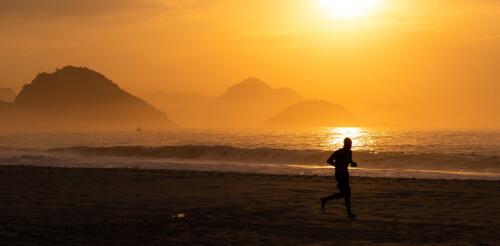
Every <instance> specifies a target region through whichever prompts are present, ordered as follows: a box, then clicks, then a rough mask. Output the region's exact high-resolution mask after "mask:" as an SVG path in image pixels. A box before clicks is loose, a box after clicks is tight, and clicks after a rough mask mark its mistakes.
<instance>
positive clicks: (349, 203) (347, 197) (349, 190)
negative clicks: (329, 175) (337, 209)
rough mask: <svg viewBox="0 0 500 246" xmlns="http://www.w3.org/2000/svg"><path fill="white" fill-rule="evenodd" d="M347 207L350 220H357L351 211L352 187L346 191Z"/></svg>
mask: <svg viewBox="0 0 500 246" xmlns="http://www.w3.org/2000/svg"><path fill="white" fill-rule="evenodd" d="M344 199H345V207H346V209H347V216H348V217H349V218H353V219H354V218H356V215H355V214H353V213H352V210H351V187H349V186H347V187H346V190H345V197H344Z"/></svg>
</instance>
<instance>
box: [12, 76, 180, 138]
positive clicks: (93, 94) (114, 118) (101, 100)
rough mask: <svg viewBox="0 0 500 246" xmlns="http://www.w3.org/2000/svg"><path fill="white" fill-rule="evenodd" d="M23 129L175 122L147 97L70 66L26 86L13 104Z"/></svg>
mask: <svg viewBox="0 0 500 246" xmlns="http://www.w3.org/2000/svg"><path fill="white" fill-rule="evenodd" d="M11 107H13V109H14V111H15V115H14V116H13V117H15V118H17V120H18V121H19V123H20V124H18V126H20V127H21V128H23V129H31V128H36V129H42V130H49V129H64V130H66V129H71V130H73V129H75V130H76V129H78V130H79V129H84V130H86V129H88V130H95V129H126V130H130V129H135V128H136V127H137V126H138V125H139V124H140V125H141V126H143V127H145V128H165V127H172V126H174V125H173V124H172V123H171V122H170V121H169V120H168V118H167V116H166V115H165V114H164V113H163V112H161V111H159V110H157V109H155V108H154V107H153V106H151V105H150V104H148V103H147V102H145V101H144V100H142V99H140V98H138V97H136V96H133V95H131V94H129V93H128V92H126V91H124V90H122V89H121V88H120V87H119V86H118V85H116V84H115V83H113V82H112V81H111V80H109V79H107V78H106V77H104V75H102V74H100V73H97V72H95V71H93V70H90V69H88V68H84V67H74V66H67V67H64V68H62V69H58V70H56V71H55V72H54V73H41V74H38V75H37V76H36V78H35V79H34V80H33V81H32V82H31V83H30V84H27V85H25V86H24V87H23V89H22V90H21V92H20V93H19V95H18V96H17V97H16V99H15V101H14V103H13V104H12V105H11Z"/></svg>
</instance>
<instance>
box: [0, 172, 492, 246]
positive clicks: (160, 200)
mask: <svg viewBox="0 0 500 246" xmlns="http://www.w3.org/2000/svg"><path fill="white" fill-rule="evenodd" d="M351 185H352V189H353V210H354V212H355V213H356V214H357V215H358V219H356V220H349V219H347V218H346V216H345V208H344V205H343V201H336V202H333V203H331V204H328V205H327V208H326V210H325V212H321V211H320V204H319V198H320V197H321V196H325V195H328V194H330V193H331V192H333V191H335V182H334V180H333V179H332V178H329V177H316V176H284V175H263V174H238V173H217V172H198V171H172V170H135V169H76V168H74V169H71V168H47V167H23V166H0V242H1V245H177V244H186V245H188V244H190V245H191V244H213V245H245V244H250V245H255V244H272V245H275V244H278V245H290V244H292V245H293V244H314V245H344V244H353V245H359V244H361V245H363V244H366V245H374V244H463V245H469V244H485V245H500V234H499V233H498V232H499V231H500V223H499V220H500V182H499V181H468V180H419V179H387V178H368V177H353V178H352V180H351ZM175 214H183V215H184V216H185V217H183V218H182V216H179V217H181V218H174V216H173V215H175Z"/></svg>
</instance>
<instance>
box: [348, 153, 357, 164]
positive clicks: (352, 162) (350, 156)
mask: <svg viewBox="0 0 500 246" xmlns="http://www.w3.org/2000/svg"><path fill="white" fill-rule="evenodd" d="M349 163H351V167H357V166H358V163H356V162H355V161H353V160H352V152H351V154H350V155H349Z"/></svg>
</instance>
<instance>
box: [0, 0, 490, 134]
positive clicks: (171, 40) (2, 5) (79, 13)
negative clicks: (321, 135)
mask: <svg viewBox="0 0 500 246" xmlns="http://www.w3.org/2000/svg"><path fill="white" fill-rule="evenodd" d="M103 2H105V3H103ZM320 2H321V1H320V0H307V1H306V0H288V1H277V0H255V1H234V0H179V1H177V0H150V1H138V0H137V1H134V0H108V1H97V0H88V1H74V0H57V1H56V0H43V1H35V0H18V1H2V2H0V87H3V86H7V87H12V88H14V89H16V90H19V89H20V88H21V86H22V84H24V83H27V82H29V81H31V80H32V79H33V78H34V76H35V75H36V74H37V73H38V72H41V71H53V70H54V69H55V68H57V67H62V66H64V65H67V64H73V65H82V66H88V67H91V68H93V69H95V70H97V71H99V72H102V73H104V74H105V75H107V76H108V77H109V78H111V79H112V80H114V81H115V82H118V83H119V84H120V85H121V86H122V87H123V88H125V89H127V90H129V91H131V92H133V93H135V94H137V95H143V94H147V93H151V92H154V91H157V90H166V91H173V92H199V93H204V94H208V95H218V94H220V93H222V92H223V90H224V89H225V88H227V87H228V86H229V85H231V84H234V83H235V82H238V81H240V80H242V79H244V78H246V77H249V76H256V77H259V78H261V79H263V80H264V81H266V82H268V83H269V84H270V85H271V86H273V87H280V86H287V87H290V88H292V89H294V90H296V91H298V92H300V93H301V94H303V95H304V96H306V97H311V98H320V99H326V100H330V101H333V102H335V103H339V104H343V105H345V106H347V107H348V108H350V109H352V110H353V111H355V112H356V113H358V114H363V113H364V112H365V111H367V110H369V107H368V105H376V104H398V105H402V106H404V107H407V108H409V109H411V110H412V111H414V112H417V113H418V114H419V115H421V116H422V124H421V125H422V126H429V127H464V128H499V127H497V126H499V125H500V110H499V108H500V99H499V97H498V95H497V94H498V92H499V91H500V69H499V68H500V66H499V64H500V25H499V24H498V23H499V17H500V1H495V0H477V1H465V0H441V1H439V0H421V1H420V0H419V1H415V0H411V1H410V0H379V1H378V5H377V7H376V8H375V9H372V10H370V11H369V12H368V13H364V15H362V16H357V17H353V18H339V17H336V16H332V13H331V12H332V10H331V9H325V8H324V7H322V6H321V4H320Z"/></svg>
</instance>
